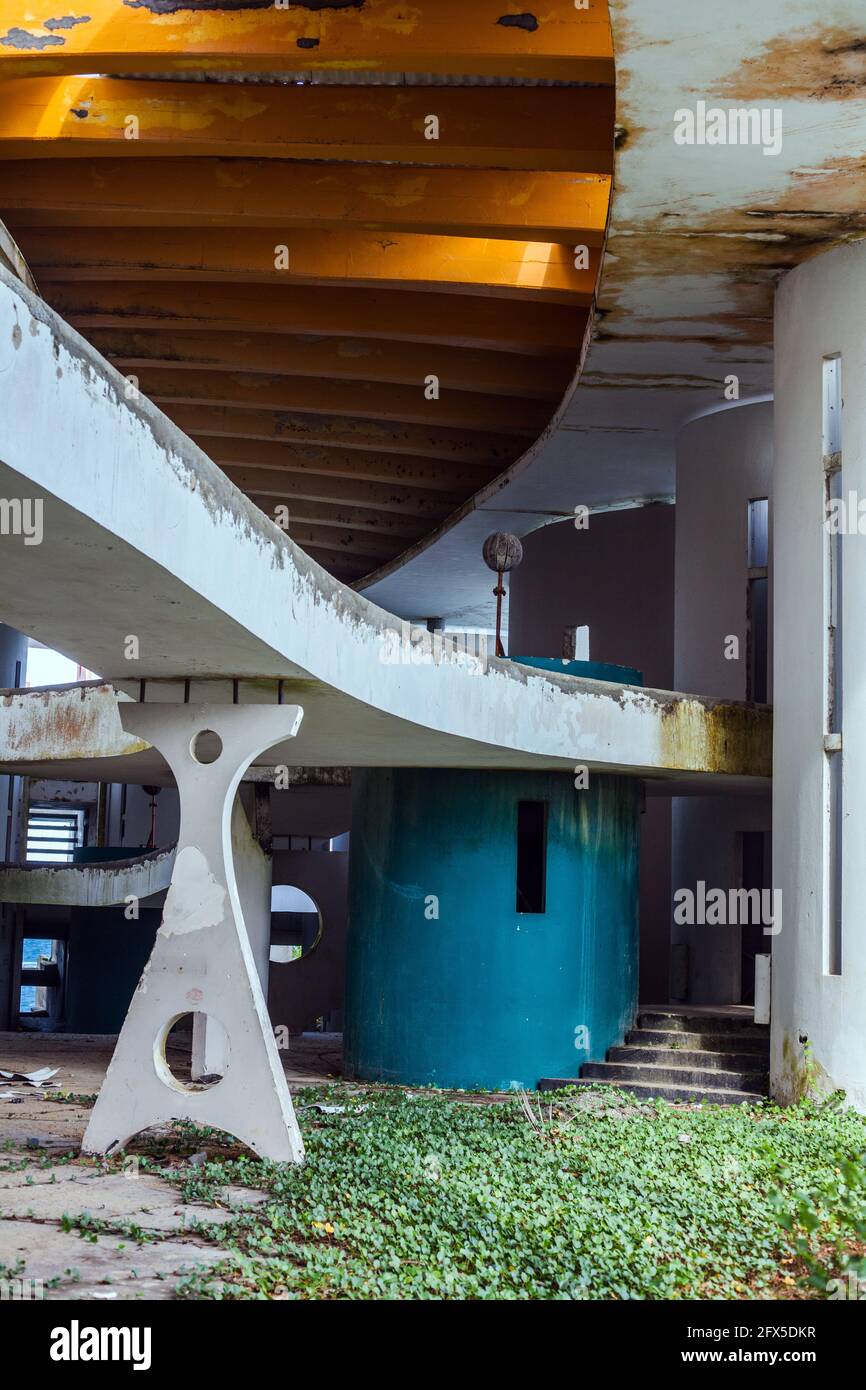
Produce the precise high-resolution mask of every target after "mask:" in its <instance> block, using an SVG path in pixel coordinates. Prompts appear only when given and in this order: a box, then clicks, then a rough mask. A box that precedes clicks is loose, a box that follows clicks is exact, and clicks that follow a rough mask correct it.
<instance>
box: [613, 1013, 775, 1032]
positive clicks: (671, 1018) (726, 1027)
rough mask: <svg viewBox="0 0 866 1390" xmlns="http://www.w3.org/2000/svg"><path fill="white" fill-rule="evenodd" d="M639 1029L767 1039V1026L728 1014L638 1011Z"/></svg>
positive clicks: (768, 1030)
mask: <svg viewBox="0 0 866 1390" xmlns="http://www.w3.org/2000/svg"><path fill="white" fill-rule="evenodd" d="M637 1020H638V1027H639V1028H661V1029H664V1030H665V1031H667V1032H669V1033H672V1032H678V1033H735V1034H736V1035H737V1036H738V1037H750V1038H769V1036H770V1029H769V1025H767V1024H763V1023H755V1022H754V1021H753V1020H752V1019H751V1018H732V1017H731V1016H730V1015H728V1014H675V1013H666V1012H665V1010H664V1009H639V1010H638V1016H637Z"/></svg>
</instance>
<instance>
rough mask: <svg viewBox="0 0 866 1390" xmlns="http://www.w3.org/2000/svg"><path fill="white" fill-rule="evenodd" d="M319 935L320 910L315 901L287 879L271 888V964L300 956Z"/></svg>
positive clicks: (289, 960)
mask: <svg viewBox="0 0 866 1390" xmlns="http://www.w3.org/2000/svg"><path fill="white" fill-rule="evenodd" d="M321 939H322V914H321V912H320V911H319V908H318V906H317V904H316V903H315V902H314V901H313V899H312V898H311V897H310V895H309V893H305V892H304V890H303V888H296V887H295V886H294V885H293V884H290V883H277V884H274V887H273V888H272V890H271V964H272V965H288V964H289V963H290V962H293V961H297V960H303V959H304V958H305V957H306V956H308V955H309V954H310V952H311V951H314V950H315V949H316V947H317V946H318V944H319V942H320V941H321Z"/></svg>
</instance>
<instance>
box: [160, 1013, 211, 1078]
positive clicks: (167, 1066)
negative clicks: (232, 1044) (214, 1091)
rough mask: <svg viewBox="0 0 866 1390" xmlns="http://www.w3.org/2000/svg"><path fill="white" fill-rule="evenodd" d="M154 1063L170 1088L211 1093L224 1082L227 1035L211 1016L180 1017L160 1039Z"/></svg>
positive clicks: (181, 1015)
mask: <svg viewBox="0 0 866 1390" xmlns="http://www.w3.org/2000/svg"><path fill="white" fill-rule="evenodd" d="M154 1060H155V1062H156V1069H157V1072H158V1073H159V1075H160V1076H161V1077H162V1079H163V1081H164V1082H165V1083H166V1085H167V1086H173V1087H174V1088H175V1089H177V1090H181V1091H208V1090H210V1088H211V1087H212V1086H216V1085H218V1084H219V1082H220V1081H222V1079H223V1075H224V1073H225V1070H226V1066H227V1064H228V1035H227V1033H226V1030H225V1028H224V1027H223V1026H222V1024H221V1023H220V1021H219V1019H217V1018H214V1017H213V1015H212V1014H204V1013H201V1012H199V1011H195V1012H193V1013H188V1014H178V1015H176V1017H175V1018H173V1019H172V1020H171V1022H170V1023H168V1024H167V1025H166V1027H165V1028H164V1029H163V1030H162V1032H161V1033H160V1035H159V1037H158V1038H157V1041H156V1047H155V1049H154Z"/></svg>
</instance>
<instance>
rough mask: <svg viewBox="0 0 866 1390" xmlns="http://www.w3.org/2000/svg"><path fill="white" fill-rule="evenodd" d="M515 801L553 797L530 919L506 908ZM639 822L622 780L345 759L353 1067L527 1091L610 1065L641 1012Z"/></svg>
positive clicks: (631, 786) (348, 1045) (368, 1073)
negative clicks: (587, 1067) (348, 765)
mask: <svg viewBox="0 0 866 1390" xmlns="http://www.w3.org/2000/svg"><path fill="white" fill-rule="evenodd" d="M521 800H527V801H546V802H548V836H547V911H546V912H545V913H543V914H538V915H534V914H532V915H531V914H523V913H518V912H517V910H516V906H515V886H516V867H517V803H518V801H521ZM638 826H639V803H638V785H637V783H636V782H635V781H634V780H632V779H628V778H621V777H612V776H601V775H599V776H592V777H591V778H590V785H589V787H588V788H587V789H586V790H582V791H578V790H575V787H574V783H573V778H572V777H571V775H570V774H568V773H561V772H554V773H511V772H472V771H464V770H460V771H456V770H443V769H414V768H411V769H406V768H390V769H381V768H373V769H370V768H367V769H363V768H362V769H353V772H352V841H351V858H350V874H349V933H348V954H347V992H346V1031H345V1036H344V1044H345V1063H346V1066H347V1067H348V1069H349V1073H350V1074H354V1075H356V1076H359V1077H365V1078H368V1079H378V1080H383V1081H392V1082H402V1083H405V1084H408V1085H435V1086H447V1087H465V1088H473V1087H484V1088H494V1089H501V1088H505V1089H507V1088H508V1087H511V1086H514V1085H520V1086H525V1087H528V1088H531V1087H534V1086H535V1085H536V1083H537V1081H538V1079H539V1078H540V1077H542V1076H577V1075H578V1073H579V1070H580V1067H581V1065H582V1064H583V1062H585V1061H596V1060H602V1059H603V1058H604V1055H605V1052H606V1050H607V1048H608V1047H610V1046H612V1045H613V1044H615V1043H618V1042H621V1041H622V1038H623V1035H624V1033H625V1031H626V1030H627V1029H628V1028H629V1027H630V1026H631V1024H632V1022H633V1018H634V1012H635V1009H636V1006H637V978H638V975H637V966H638V907H637V903H638V834H639V829H638ZM434 897H435V898H437V899H438V919H436V918H435V917H434V916H433V915H432V914H433V912H434V909H435V904H434V902H433V901H431V899H432V898H434ZM580 1029H586V1030H587V1032H588V1046H584V1045H583V1043H584V1037H583V1035H582V1034H581V1033H580V1031H579V1030H580ZM576 1044H577V1045H576Z"/></svg>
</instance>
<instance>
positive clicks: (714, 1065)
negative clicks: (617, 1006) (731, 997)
mask: <svg viewBox="0 0 866 1390" xmlns="http://www.w3.org/2000/svg"><path fill="white" fill-rule="evenodd" d="M607 1060H608V1061H609V1062H649V1063H653V1064H656V1063H657V1064H658V1065H659V1066H662V1067H699V1068H701V1069H702V1070H704V1071H748V1072H758V1073H760V1074H761V1075H762V1076H766V1074H767V1065H766V1064H767V1058H766V1057H765V1056H764V1054H763V1053H762V1052H712V1051H709V1050H708V1049H707V1048H687V1047H646V1046H644V1047H629V1046H621V1047H611V1048H610V1049H609V1050H608V1054H607Z"/></svg>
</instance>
